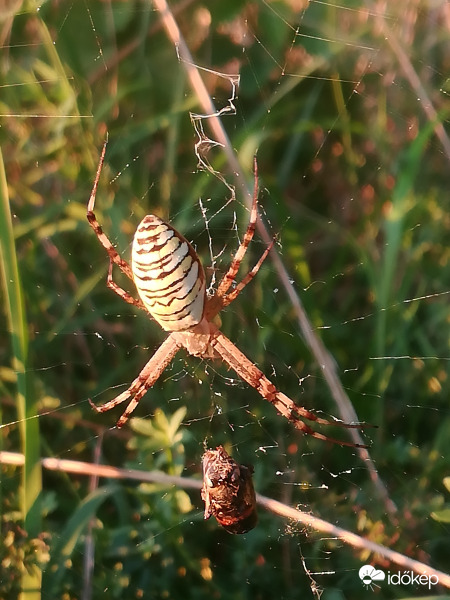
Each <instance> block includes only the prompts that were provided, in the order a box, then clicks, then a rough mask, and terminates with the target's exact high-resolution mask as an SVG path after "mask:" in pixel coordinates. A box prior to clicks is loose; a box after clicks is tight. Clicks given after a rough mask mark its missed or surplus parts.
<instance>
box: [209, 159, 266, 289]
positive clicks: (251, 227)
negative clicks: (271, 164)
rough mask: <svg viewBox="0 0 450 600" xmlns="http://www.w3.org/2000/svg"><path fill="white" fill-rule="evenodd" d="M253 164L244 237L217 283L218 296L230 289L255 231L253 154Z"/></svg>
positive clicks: (255, 186) (256, 175)
mask: <svg viewBox="0 0 450 600" xmlns="http://www.w3.org/2000/svg"><path fill="white" fill-rule="evenodd" d="M253 165H254V166H253V170H254V175H255V179H254V184H253V199H252V206H251V209H250V221H249V223H248V225H247V230H246V232H245V235H244V239H243V240H242V242H241V244H240V245H239V248H238V249H237V251H236V254H235V255H234V257H233V260H232V261H231V265H230V267H229V269H228V271H227V272H226V273H225V275H224V276H223V278H222V280H221V281H220V283H219V286H218V288H217V292H216V295H217V296H218V297H219V298H222V297H223V296H225V294H226V293H227V292H228V290H229V289H230V287H231V284H232V283H233V281H234V278H235V277H236V275H237V272H238V271H239V267H240V265H241V262H242V259H243V258H244V255H245V253H246V252H247V248H248V245H249V244H250V242H251V241H252V239H253V235H254V233H255V227H256V219H257V218H258V209H257V203H258V164H257V161H256V156H255V159H254V163H253Z"/></svg>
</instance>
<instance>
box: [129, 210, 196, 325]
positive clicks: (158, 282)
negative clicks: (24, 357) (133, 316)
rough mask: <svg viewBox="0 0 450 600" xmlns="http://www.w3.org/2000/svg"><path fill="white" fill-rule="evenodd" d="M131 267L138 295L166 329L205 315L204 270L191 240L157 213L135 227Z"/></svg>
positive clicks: (193, 321) (192, 323)
mask: <svg viewBox="0 0 450 600" xmlns="http://www.w3.org/2000/svg"><path fill="white" fill-rule="evenodd" d="M132 270H133V278H134V282H135V284H136V288H137V291H138V293H139V296H140V298H141V300H142V302H143V303H144V305H145V307H146V309H147V310H148V312H149V313H150V314H151V315H152V317H153V318H154V319H155V320H156V321H158V323H159V324H160V325H161V327H162V328H163V329H165V330H166V331H186V330H188V329H191V328H192V327H194V326H195V325H197V324H198V323H200V321H201V320H202V317H203V311H204V306H205V273H204V271H203V267H202V264H201V262H200V260H199V258H198V256H197V254H196V252H195V250H194V249H193V247H192V246H191V244H190V243H189V242H188V241H187V240H186V238H184V237H183V236H182V235H181V234H180V233H178V231H176V230H175V229H174V228H173V227H171V226H170V225H169V224H168V223H165V222H164V221H162V220H161V219H160V218H159V217H156V216H154V215H147V216H146V217H144V218H143V220H142V221H141V223H140V224H139V227H138V228H137V230H136V233H135V235H134V240H133V249H132Z"/></svg>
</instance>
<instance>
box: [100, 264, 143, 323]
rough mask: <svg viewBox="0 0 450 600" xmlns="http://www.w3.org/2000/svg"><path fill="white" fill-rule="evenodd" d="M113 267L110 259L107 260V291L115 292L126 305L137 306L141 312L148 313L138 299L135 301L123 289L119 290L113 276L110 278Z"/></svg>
mask: <svg viewBox="0 0 450 600" xmlns="http://www.w3.org/2000/svg"><path fill="white" fill-rule="evenodd" d="M113 266H114V262H113V261H112V260H111V258H110V259H109V268H108V277H107V279H106V285H107V286H108V287H109V289H110V290H112V291H113V292H115V293H116V294H117V295H118V296H120V297H121V298H122V300H125V302H128V304H133V306H137V307H138V308H142V310H145V312H148V311H147V309H146V308H145V306H144V304H143V302H142V300H141V299H140V298H138V299H137V300H136V299H135V298H133V296H132V295H131V294H129V293H128V292H127V291H125V290H124V289H123V288H121V287H120V286H119V285H118V284H117V283H116V282H115V281H114V280H113V276H112V270H113Z"/></svg>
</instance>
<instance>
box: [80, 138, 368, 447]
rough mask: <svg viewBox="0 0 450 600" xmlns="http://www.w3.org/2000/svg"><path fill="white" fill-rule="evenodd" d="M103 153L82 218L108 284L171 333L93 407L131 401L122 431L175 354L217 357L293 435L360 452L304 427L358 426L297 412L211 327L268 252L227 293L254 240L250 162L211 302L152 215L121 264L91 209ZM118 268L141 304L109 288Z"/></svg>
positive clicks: (184, 255) (196, 267)
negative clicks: (235, 228)
mask: <svg viewBox="0 0 450 600" xmlns="http://www.w3.org/2000/svg"><path fill="white" fill-rule="evenodd" d="M105 152H106V142H105V144H104V146H103V151H102V154H101V156H100V160H99V164H98V168H97V174H96V177H95V181H94V186H93V188H92V192H91V196H90V198H89V203H88V207H87V219H88V221H89V223H90V225H91V227H92V229H93V230H94V231H95V234H96V235H97V237H98V240H99V242H100V243H101V245H102V246H103V247H104V248H105V250H106V252H107V253H108V256H109V270H108V277H107V285H108V287H109V288H111V289H112V290H113V291H114V292H115V293H116V294H118V295H119V296H120V297H121V298H122V299H123V300H125V301H126V302H128V303H129V304H133V305H134V306H137V307H138V308H141V309H143V310H145V311H146V312H147V313H148V314H150V316H152V317H153V318H154V319H155V321H157V322H158V323H159V324H160V325H161V327H162V328H163V329H165V330H166V331H169V332H170V334H169V335H168V337H167V338H166V340H165V341H164V342H163V343H162V344H161V346H160V347H159V348H158V349H157V350H156V352H155V353H154V354H153V356H152V357H151V358H150V360H149V361H148V362H147V364H146V365H145V366H144V368H143V369H142V371H141V372H140V373H139V375H138V377H137V378H136V379H135V380H134V381H133V383H132V384H131V385H130V387H129V388H128V389H127V390H126V391H125V392H123V393H122V394H120V395H119V396H117V397H116V398H114V399H113V400H111V401H110V402H107V403H105V404H103V405H101V406H98V407H97V406H95V405H94V404H93V403H92V401H90V402H91V405H92V406H93V407H94V408H95V410H96V411H97V412H105V411H107V410H110V409H112V408H114V407H115V406H117V405H118V404H121V403H122V402H126V401H129V404H128V406H127V407H126V409H125V411H124V413H123V414H122V416H121V417H120V419H119V420H118V422H117V426H118V427H121V426H122V425H124V423H125V422H126V421H127V419H128V417H129V416H130V414H131V413H132V412H133V410H134V409H135V408H136V406H137V404H138V402H139V400H140V399H141V398H142V397H143V396H144V394H145V393H146V392H147V390H148V389H149V388H151V387H152V386H153V384H154V383H155V382H156V380H157V379H158V378H159V376H160V375H161V374H162V372H163V371H164V369H165V368H166V367H167V366H168V365H169V364H170V362H171V361H172V359H173V357H174V356H175V354H176V353H177V352H178V351H179V350H180V349H181V348H185V349H186V350H187V351H188V352H189V354H192V355H193V356H198V357H200V358H209V359H222V360H223V361H224V362H225V363H226V364H227V365H228V366H229V367H230V368H231V369H233V370H234V371H235V372H236V373H237V374H238V375H239V376H240V377H241V378H242V379H243V380H244V381H246V382H247V383H248V384H249V385H251V386H252V387H254V388H255V389H256V390H257V391H258V392H259V394H260V395H261V396H262V397H263V398H265V399H266V400H267V401H268V402H270V403H271V404H273V406H274V407H275V408H276V409H277V411H278V412H279V413H280V414H282V415H283V416H284V417H286V418H287V419H288V420H289V421H290V422H291V423H292V424H293V425H294V426H295V427H296V428H297V429H298V430H300V431H301V432H303V433H305V434H308V435H311V436H313V437H315V438H318V439H321V440H325V441H328V442H333V443H335V444H340V445H344V446H354V447H366V446H363V445H358V444H353V443H351V442H346V441H342V440H338V439H334V438H331V437H328V436H326V435H323V434H321V433H318V432H316V431H314V430H313V429H312V428H311V427H310V426H309V425H307V424H306V423H305V422H304V419H306V420H307V421H311V422H314V423H316V424H320V425H335V426H340V427H346V428H362V427H364V426H366V425H365V424H364V423H355V424H347V423H343V422H342V421H337V420H336V421H328V420H326V419H322V418H320V417H318V416H317V415H315V414H314V413H312V412H310V411H309V410H306V409H305V408H303V407H301V406H297V405H296V404H295V403H294V402H293V401H292V400H291V399H290V398H288V397H287V396H286V395H285V394H283V393H282V392H279V391H278V390H277V389H276V387H275V386H274V385H273V383H271V382H270V381H269V380H268V379H267V377H266V376H265V375H264V373H262V371H260V369H258V367H257V366H256V365H255V364H254V363H252V362H251V361H250V360H249V359H248V358H247V357H246V356H245V355H244V354H243V353H242V352H241V351H240V350H239V349H238V348H237V347H236V346H235V345H234V344H233V342H231V341H230V340H229V339H228V338H227V337H226V336H225V335H224V334H223V333H222V332H221V331H220V330H219V329H218V328H217V326H216V325H215V324H214V323H213V322H212V320H213V319H214V317H215V316H216V315H217V314H218V313H219V312H220V311H221V310H222V309H223V308H224V307H225V306H228V305H229V304H230V303H231V302H233V300H235V299H236V298H237V296H238V295H239V294H240V292H241V291H242V290H243V289H244V287H245V286H246V285H247V284H248V283H249V282H250V281H251V280H252V279H253V277H254V276H255V275H256V273H257V272H258V270H259V268H260V266H261V264H262V263H263V261H264V259H265V258H266V256H267V255H268V253H269V252H270V250H271V247H272V244H271V245H270V246H269V247H268V248H267V249H266V250H265V252H264V253H263V255H262V256H261V258H260V259H259V261H258V262H257V263H256V265H255V266H254V267H253V269H252V270H251V271H250V272H249V273H247V275H246V276H245V277H244V278H243V280H242V281H241V282H240V283H237V284H236V285H235V287H234V288H233V289H232V290H230V288H231V287H232V284H233V282H234V281H235V277H236V275H237V273H238V270H239V266H240V264H241V261H242V259H243V257H244V255H245V252H246V250H247V247H248V245H249V243H250V242H251V240H252V238H253V234H254V231H255V224H256V219H257V198H258V174H257V168H256V161H255V183H254V193H253V202H252V207H251V211H250V221H249V224H248V227H247V230H246V232H245V235H244V238H243V240H242V242H241V244H240V245H239V247H238V249H237V252H236V254H235V255H234V258H233V260H232V261H231V265H230V267H229V269H228V271H227V273H226V274H225V275H224V277H223V279H222V280H221V281H220V283H219V285H218V287H217V291H216V292H215V293H214V295H212V296H207V295H206V286H205V273H204V270H203V266H202V263H201V262H200V259H199V258H198V256H197V253H196V252H195V250H194V248H193V247H192V246H191V244H190V243H189V242H188V241H187V240H186V238H185V237H183V236H182V235H181V234H180V233H178V231H176V230H175V229H174V228H173V227H172V226H171V225H169V224H168V223H165V222H164V221H162V220H161V219H159V218H158V217H156V216H154V215H147V216H146V217H144V219H143V220H142V222H141V223H140V225H139V226H138V228H137V231H136V234H135V236H134V240H133V248H132V266H131V267H130V265H129V264H128V263H127V262H126V261H124V260H123V259H122V258H121V257H120V256H119V254H118V253H117V251H116V250H115V248H114V246H113V245H112V243H111V242H110V240H109V239H108V237H107V236H106V235H105V234H104V233H103V230H102V228H101V226H100V225H99V223H98V221H97V219H96V217H95V214H94V204H95V197H96V193H97V187H98V182H99V178H100V173H101V170H102V166H103V161H104V158H105ZM114 264H116V265H117V266H118V267H119V269H121V271H122V272H123V273H125V275H126V276H127V277H129V278H130V279H131V280H132V281H133V282H134V284H135V286H136V289H137V291H138V294H139V299H135V298H134V297H133V296H131V295H130V294H129V293H128V292H126V291H125V290H124V289H122V288H121V287H119V286H118V285H117V283H115V282H114V280H113V276H112V271H113V265H114Z"/></svg>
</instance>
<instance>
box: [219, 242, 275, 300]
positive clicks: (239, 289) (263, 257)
mask: <svg viewBox="0 0 450 600" xmlns="http://www.w3.org/2000/svg"><path fill="white" fill-rule="evenodd" d="M274 243H275V240H272V241H271V242H270V244H269V245H268V246H267V248H266V249H265V250H264V252H263V253H262V255H261V258H260V259H259V260H258V262H257V263H256V265H255V266H254V267H253V269H252V270H251V271H249V272H248V273H247V275H246V276H245V277H244V279H243V280H242V281H240V282H239V283H238V284H237V286H236V287H235V288H234V290H233V291H232V292H230V293H229V294H227V295H226V296H224V298H223V300H222V306H224V307H225V306H228V305H229V304H231V303H232V302H233V301H234V300H236V298H237V297H238V296H239V294H240V293H241V292H242V290H243V289H244V288H245V286H246V285H248V284H249V283H250V281H251V280H252V279H253V277H254V276H255V275H256V274H257V273H258V271H259V269H260V267H261V265H262V264H263V262H264V261H265V260H266V258H267V255H268V254H269V252H270V251H271V250H272V247H273V245H274Z"/></svg>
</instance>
